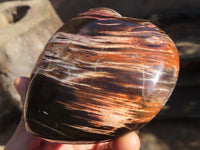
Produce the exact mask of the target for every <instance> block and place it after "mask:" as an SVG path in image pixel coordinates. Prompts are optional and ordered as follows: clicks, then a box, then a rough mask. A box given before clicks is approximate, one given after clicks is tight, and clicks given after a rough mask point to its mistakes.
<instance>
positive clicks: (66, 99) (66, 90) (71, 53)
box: [24, 8, 179, 143]
mask: <svg viewBox="0 0 200 150" xmlns="http://www.w3.org/2000/svg"><path fill="white" fill-rule="evenodd" d="M178 71H179V58H178V53H177V50H176V47H175V45H174V43H173V42H172V40H171V39H170V38H169V37H168V36H167V35H166V34H165V33H164V32H163V31H161V30H160V29H158V28H157V27H156V26H155V25H153V24H151V23H150V22H148V21H145V20H139V19H135V18H127V17H122V16H121V15H120V14H118V13H117V12H115V11H113V10H111V9H106V8H97V9H92V10H89V11H87V12H85V13H82V14H80V15H78V16H77V17H76V18H73V19H72V20H70V21H68V22H67V23H65V24H64V25H63V26H62V27H61V28H60V29H59V30H58V31H57V32H56V33H55V34H54V35H53V36H52V38H51V39H50V40H49V42H48V43H47V45H46V47H45V50H44V52H43V53H42V54H41V56H40V58H39V59H38V61H37V64H36V66H35V68H34V70H33V73H32V76H31V83H30V86H29V90H28V93H27V97H26V103H25V110H24V116H25V121H26V127H27V130H28V131H29V132H30V133H32V134H34V135H36V136H40V137H42V138H45V139H49V140H53V141H56V142H65V143H70V142H71V143H72V142H73V143H91V142H98V141H104V140H109V139H115V138H117V137H119V136H121V135H123V134H125V133H127V132H129V131H132V130H137V129H139V128H140V127H142V126H143V125H144V124H146V123H147V122H149V121H150V120H151V119H152V118H153V117H154V116H155V115H156V114H157V113H158V112H159V111H160V109H161V108H162V106H163V105H164V104H165V103H166V101H167V100H168V98H169V96H170V94H171V93H172V90H173V89H174V86H175V84H176V81H177V76H178Z"/></svg>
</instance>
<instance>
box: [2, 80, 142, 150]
mask: <svg viewBox="0 0 200 150" xmlns="http://www.w3.org/2000/svg"><path fill="white" fill-rule="evenodd" d="M14 85H15V87H16V89H17V91H18V93H19V95H20V96H21V100H22V103H23V104H24V100H25V97H26V92H27V88H28V85H29V78H26V77H19V78H17V79H16V80H15V82H14ZM139 149H140V140H139V137H138V135H137V134H136V133H135V132H130V133H128V134H126V135H124V136H122V137H120V138H118V139H116V140H114V141H110V142H105V143H96V144H84V145H70V144H60V143H52V142H48V141H45V140H43V139H41V138H39V137H35V136H33V135H31V134H29V133H28V132H27V131H26V129H25V124H24V119H23V116H22V118H21V121H20V123H19V125H18V127H17V129H16V131H15V133H14V135H13V137H12V138H11V139H10V141H9V142H8V143H7V145H6V146H5V149H4V150H139Z"/></svg>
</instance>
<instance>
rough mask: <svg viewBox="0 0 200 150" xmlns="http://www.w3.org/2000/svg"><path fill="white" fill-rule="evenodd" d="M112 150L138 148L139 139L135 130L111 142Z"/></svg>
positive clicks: (135, 149) (133, 149)
mask: <svg viewBox="0 0 200 150" xmlns="http://www.w3.org/2000/svg"><path fill="white" fill-rule="evenodd" d="M112 147H113V150H139V149H140V139H139V137H138V135H137V134H136V133H135V132H130V133H127V134H126V135H123V136H122V137H119V138H118V139H116V140H115V141H113V143H112Z"/></svg>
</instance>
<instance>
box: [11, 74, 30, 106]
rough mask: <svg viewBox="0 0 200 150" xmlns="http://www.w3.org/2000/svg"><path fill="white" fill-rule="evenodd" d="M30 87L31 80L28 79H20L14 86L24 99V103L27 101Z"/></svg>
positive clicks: (17, 79) (16, 80)
mask: <svg viewBox="0 0 200 150" xmlns="http://www.w3.org/2000/svg"><path fill="white" fill-rule="evenodd" d="M28 85H29V78H27V77H18V78H16V79H15V81H14V86H15V88H16V90H17V92H18V93H19V95H20V97H21V99H22V102H24V100H25V96H26V92H27V89H28Z"/></svg>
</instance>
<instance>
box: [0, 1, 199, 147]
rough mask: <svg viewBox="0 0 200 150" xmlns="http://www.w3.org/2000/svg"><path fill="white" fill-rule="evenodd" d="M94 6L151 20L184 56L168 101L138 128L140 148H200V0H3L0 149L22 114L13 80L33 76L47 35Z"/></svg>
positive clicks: (0, 4) (0, 7)
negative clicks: (148, 121) (145, 124)
mask: <svg viewBox="0 0 200 150" xmlns="http://www.w3.org/2000/svg"><path fill="white" fill-rule="evenodd" d="M95 7H108V8H112V9H114V10H116V11H118V12H119V13H120V14H122V15H123V16H127V17H135V18H141V19H147V20H149V21H151V22H153V23H154V24H156V25H157V26H159V27H160V28H161V29H162V30H164V31H165V32H166V33H167V34H168V35H169V36H170V37H171V38H172V39H173V40H174V41H175V44H176V46H177V49H178V52H179V55H180V65H181V68H180V75H179V79H178V83H177V86H176V88H175V90H174V92H173V94H172V96H171V97H170V100H169V101H168V103H167V105H166V106H165V107H164V109H163V110H162V111H161V112H160V113H159V114H158V115H157V117H156V118H154V119H153V120H152V121H151V122H150V123H148V124H147V126H145V127H144V128H142V129H141V130H140V131H139V136H140V138H141V150H200V19H199V18H200V1H199V0H167V1H161V0H21V1H18V0H0V150H2V149H3V147H4V145H5V144H6V143H7V141H8V140H9V138H10V137H11V136H12V134H13V132H14V131H15V128H16V126H17V124H18V121H19V119H20V116H21V113H22V105H21V103H20V100H19V95H18V94H17V92H16V90H15V89H14V86H13V81H14V79H15V78H16V77H18V76H30V73H31V71H32V69H33V66H34V64H35V62H36V59H37V57H38V56H39V54H40V53H41V51H42V50H43V47H44V46H45V44H46V43H47V41H48V39H49V38H50V36H51V35H52V34H53V33H54V32H55V31H56V30H57V29H58V28H59V27H60V26H61V25H62V24H63V23H64V22H66V21H67V20H69V19H71V18H72V17H75V16H76V15H77V14H78V13H80V12H84V11H86V10H88V9H90V8H95Z"/></svg>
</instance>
